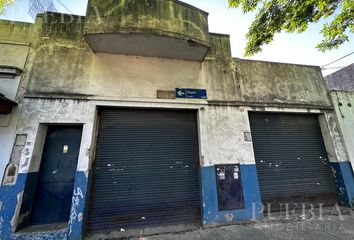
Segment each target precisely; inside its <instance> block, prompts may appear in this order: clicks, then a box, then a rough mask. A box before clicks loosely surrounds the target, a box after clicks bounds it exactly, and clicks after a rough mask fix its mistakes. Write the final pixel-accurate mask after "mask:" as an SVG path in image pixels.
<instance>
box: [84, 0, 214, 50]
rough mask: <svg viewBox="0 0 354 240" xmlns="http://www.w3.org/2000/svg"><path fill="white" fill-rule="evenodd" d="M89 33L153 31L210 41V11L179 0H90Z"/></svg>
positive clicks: (87, 23) (160, 33)
mask: <svg viewBox="0 0 354 240" xmlns="http://www.w3.org/2000/svg"><path fill="white" fill-rule="evenodd" d="M85 32H87V33H112V32H136V33H153V34H158V35H166V36H171V37H179V38H183V39H187V40H188V39H193V40H194V41H197V42H198V43H204V44H207V43H208V40H209V32H208V14H207V13H206V12H204V11H201V10H199V9H197V8H194V7H192V6H189V5H187V4H185V3H182V2H179V1H175V0H146V1H139V0H129V1H127V0H120V1H115V0H109V1H107V0H90V1H89V4H88V11H87V21H86V23H85Z"/></svg>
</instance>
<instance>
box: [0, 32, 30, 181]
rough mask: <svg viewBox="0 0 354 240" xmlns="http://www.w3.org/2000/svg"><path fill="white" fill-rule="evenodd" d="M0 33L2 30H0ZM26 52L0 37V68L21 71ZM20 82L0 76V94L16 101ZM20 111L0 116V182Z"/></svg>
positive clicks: (26, 46) (23, 66)
mask: <svg viewBox="0 0 354 240" xmlns="http://www.w3.org/2000/svg"><path fill="white" fill-rule="evenodd" d="M5 29H6V28H5ZM0 31H4V30H3V29H2V28H1V30H0ZM18 40H20V39H18ZM28 51H29V46H28V44H26V43H21V42H18V43H14V42H6V41H2V40H1V37H0V66H6V67H16V68H19V69H21V70H23V69H24V68H25V64H26V60H27V56H28ZM20 81H21V76H16V77H14V78H2V77H1V76H0V93H1V94H3V95H5V97H6V98H8V99H10V100H13V101H16V100H17V93H18V89H19V85H20ZM20 109H21V105H19V106H15V107H13V110H12V112H11V113H10V114H0V146H1V148H0V180H2V179H3V174H4V170H5V167H6V165H7V164H8V163H9V161H10V157H11V151H12V148H13V144H14V140H15V134H16V127H17V123H18V119H19V114H20Z"/></svg>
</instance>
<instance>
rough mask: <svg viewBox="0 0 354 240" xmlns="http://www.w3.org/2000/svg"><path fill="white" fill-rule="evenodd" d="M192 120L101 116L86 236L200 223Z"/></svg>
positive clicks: (183, 114) (142, 113)
mask: <svg viewBox="0 0 354 240" xmlns="http://www.w3.org/2000/svg"><path fill="white" fill-rule="evenodd" d="M198 154H199V153H198V135H197V122H196V114H195V112H192V111H170V110H166V111H163V110H161V111H160V110H129V109H122V110H116V109H114V110H110V109H106V110H102V111H101V113H100V125H99V136H98V139H97V151H96V160H95V163H94V169H93V171H94V172H93V179H92V190H91V197H90V202H89V214H88V232H89V233H92V232H95V231H102V230H120V229H121V228H124V229H126V228H136V227H146V226H153V225H162V224H176V223H190V222H199V221H200V207H201V206H200V192H199V174H198V171H199V170H198V169H199V168H198V161H199V157H198Z"/></svg>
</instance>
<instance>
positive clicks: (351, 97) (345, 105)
mask: <svg viewBox="0 0 354 240" xmlns="http://www.w3.org/2000/svg"><path fill="white" fill-rule="evenodd" d="M331 97H332V99H333V105H334V107H335V110H336V113H337V119H338V123H339V126H338V129H339V130H340V132H341V135H342V137H343V140H344V145H345V147H346V150H347V153H348V157H349V159H350V161H351V163H352V167H353V170H354V134H353V132H354V92H345V91H332V92H331Z"/></svg>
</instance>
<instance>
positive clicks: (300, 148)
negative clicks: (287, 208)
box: [249, 113, 336, 204]
mask: <svg viewBox="0 0 354 240" xmlns="http://www.w3.org/2000/svg"><path fill="white" fill-rule="evenodd" d="M249 116H250V125H251V131H252V139H253V146H254V152H255V158H256V164H257V173H258V178H259V184H260V190H261V195H262V201H263V203H274V202H291V203H293V202H294V201H298V202H323V203H324V204H333V203H335V202H336V194H335V192H336V189H335V184H334V180H333V177H332V175H331V172H330V166H329V161H328V157H327V153H326V149H325V146H324V143H323V138H322V134H321V130H320V126H319V122H318V116H317V115H311V114H309V115H302V114H277V113H250V114H249Z"/></svg>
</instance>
